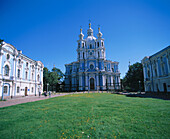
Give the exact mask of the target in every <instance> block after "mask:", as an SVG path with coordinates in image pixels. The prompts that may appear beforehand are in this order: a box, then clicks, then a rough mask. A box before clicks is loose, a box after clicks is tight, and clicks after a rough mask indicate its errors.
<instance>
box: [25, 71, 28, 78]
mask: <svg viewBox="0 0 170 139" xmlns="http://www.w3.org/2000/svg"><path fill="white" fill-rule="evenodd" d="M27 78H28V72H27V71H26V72H25V79H27Z"/></svg>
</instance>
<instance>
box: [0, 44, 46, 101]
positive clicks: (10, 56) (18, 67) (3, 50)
mask: <svg viewBox="0 0 170 139" xmlns="http://www.w3.org/2000/svg"><path fill="white" fill-rule="evenodd" d="M43 68H44V65H43V64H42V63H41V62H40V61H35V60H33V59H31V58H29V57H27V56H25V55H24V54H23V53H22V51H20V50H17V49H16V48H15V47H14V46H13V45H11V44H8V43H6V42H4V41H3V42H1V43H0V97H2V98H6V97H15V96H28V95H38V94H39V92H41V93H42V92H43Z"/></svg>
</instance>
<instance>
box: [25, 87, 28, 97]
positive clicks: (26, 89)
mask: <svg viewBox="0 0 170 139" xmlns="http://www.w3.org/2000/svg"><path fill="white" fill-rule="evenodd" d="M27 91H28V88H27V87H25V96H28V94H27Z"/></svg>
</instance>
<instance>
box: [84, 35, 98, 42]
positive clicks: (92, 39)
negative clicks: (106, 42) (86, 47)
mask: <svg viewBox="0 0 170 139" xmlns="http://www.w3.org/2000/svg"><path fill="white" fill-rule="evenodd" d="M95 40H96V38H95V37H94V36H88V37H87V38H86V42H92V41H95Z"/></svg>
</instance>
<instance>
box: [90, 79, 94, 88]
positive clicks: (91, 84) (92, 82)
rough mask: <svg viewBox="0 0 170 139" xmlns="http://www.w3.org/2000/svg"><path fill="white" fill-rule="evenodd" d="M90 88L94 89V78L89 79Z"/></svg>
mask: <svg viewBox="0 0 170 139" xmlns="http://www.w3.org/2000/svg"><path fill="white" fill-rule="evenodd" d="M90 90H94V79H93V78H91V79H90Z"/></svg>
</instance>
